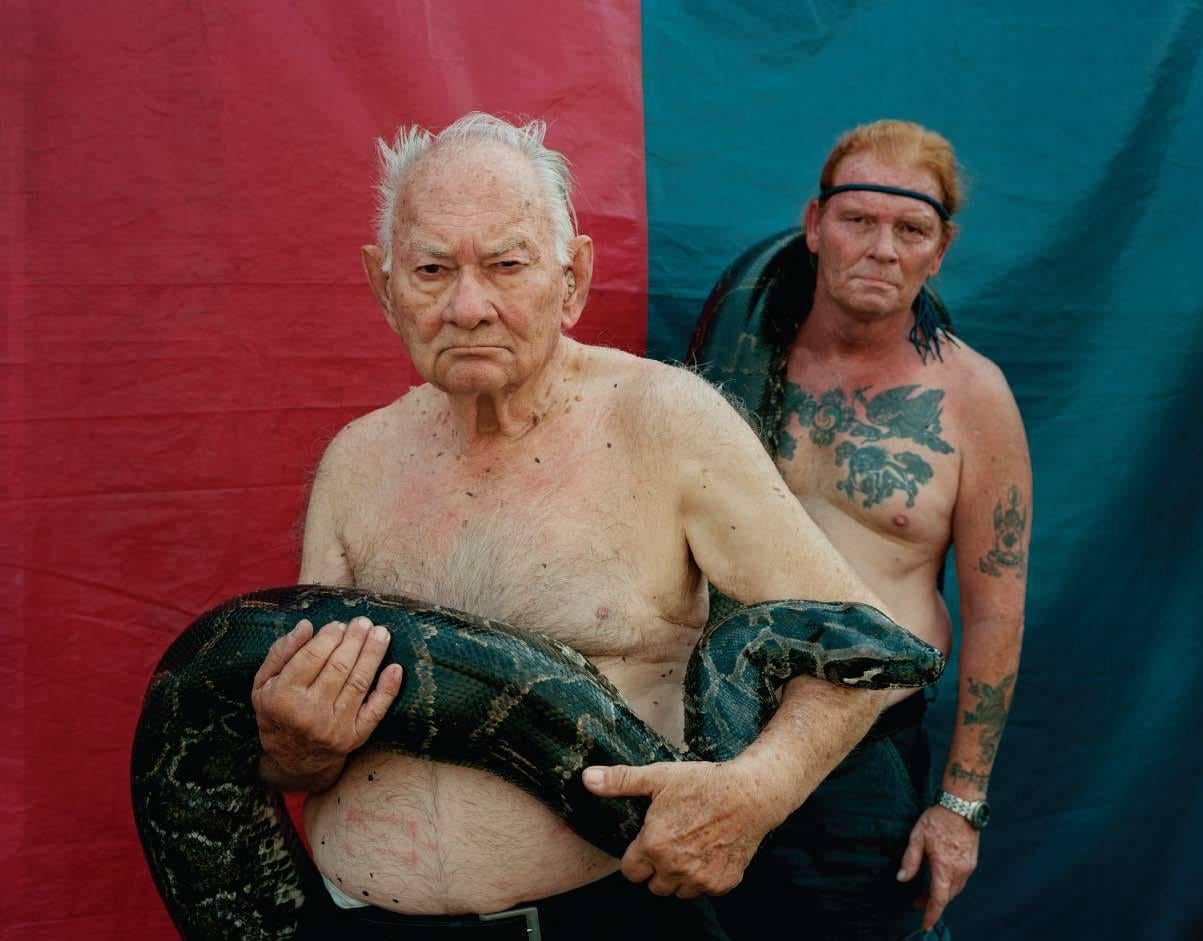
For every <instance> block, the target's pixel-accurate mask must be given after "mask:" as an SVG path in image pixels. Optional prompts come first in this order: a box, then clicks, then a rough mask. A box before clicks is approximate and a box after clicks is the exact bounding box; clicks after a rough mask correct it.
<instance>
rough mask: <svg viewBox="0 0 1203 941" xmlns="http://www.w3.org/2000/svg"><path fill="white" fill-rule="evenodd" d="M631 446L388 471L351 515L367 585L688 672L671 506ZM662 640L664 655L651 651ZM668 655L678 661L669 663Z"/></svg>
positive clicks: (417, 463)
mask: <svg viewBox="0 0 1203 941" xmlns="http://www.w3.org/2000/svg"><path fill="white" fill-rule="evenodd" d="M626 447H627V446H626V445H625V444H624V443H623V441H622V440H621V438H619V436H617V435H609V436H607V435H605V434H600V433H599V434H597V435H594V436H591V437H590V439H589V440H586V441H564V442H560V446H555V445H548V446H546V447H541V446H539V443H538V441H536V442H533V443H532V446H531V447H529V448H524V449H522V450H520V451H518V452H515V453H511V454H508V455H506V456H505V458H504V459H499V460H496V461H491V462H490V461H484V462H475V463H471V464H469V463H468V462H465V461H463V460H459V461H457V460H454V459H449V460H448V459H447V458H448V455H446V454H444V455H441V456H439V455H438V454H437V451H436V452H435V453H433V454H431V455H428V456H427V457H426V458H425V459H423V460H411V461H407V462H405V463H404V464H402V465H400V466H398V467H395V468H390V469H388V470H382V472H381V473H380V475H379V478H378V479H377V480H375V481H369V482H367V483H368V485H367V486H364V487H363V488H361V491H360V493H359V494H358V498H357V499H356V500H355V501H354V502H353V504H352V505H351V506H350V507H349V508H348V512H347V514H346V516H345V522H344V527H343V530H344V531H343V542H344V545H345V546H346V548H347V556H348V561H349V562H350V566H351V570H352V573H353V575H354V578H355V581H356V583H357V584H359V585H362V586H364V587H369V588H372V589H374V590H378V591H388V592H399V593H403V594H408V595H413V596H416V597H420V598H425V599H429V600H431V601H435V602H438V603H441V604H445V605H449V606H451V607H455V608H458V609H461V610H465V611H470V612H472V613H474V614H478V615H482V616H485V617H491V618H496V619H499V620H503V621H506V622H508V623H510V624H513V625H515V626H517V627H520V628H525V629H528V630H536V631H540V632H542V633H546V634H550V635H552V636H554V637H556V638H557V639H559V640H561V641H563V642H565V643H567V644H569V645H571V646H573V647H575V648H576V649H578V650H580V651H581V652H582V653H584V654H585V655H586V656H591V657H595V658H596V657H606V656H614V657H622V656H627V655H637V656H638V657H639V658H640V659H647V658H649V657H650V658H653V659H654V658H658V657H661V656H664V657H666V658H668V659H676V657H677V651H676V648H677V647H680V646H682V645H683V643H684V638H683V637H678V636H677V630H676V629H675V628H674V629H669V630H666V629H665V627H666V625H669V624H670V623H671V622H672V621H673V620H675V619H676V618H677V616H678V615H680V614H681V612H680V611H679V610H677V609H679V608H680V607H681V600H680V598H676V600H670V599H674V597H675V596H678V595H680V590H681V586H680V582H679V580H680V573H676V574H674V573H672V572H669V571H667V570H666V569H665V568H664V566H663V565H662V564H661V565H658V566H657V565H649V562H648V558H649V555H655V556H658V557H659V558H660V559H664V558H671V557H672V556H673V554H674V552H675V554H676V555H678V556H679V555H680V554H681V552H682V551H683V549H682V548H680V547H678V548H676V549H674V545H675V543H677V542H679V541H680V536H679V535H674V529H673V520H672V516H671V513H670V505H669V504H670V501H669V499H668V494H667V493H662V492H658V490H657V488H655V487H649V486H648V485H647V482H646V480H645V479H644V475H641V474H640V473H639V472H638V467H637V460H638V455H632V454H623V453H622V452H623V450H624V449H625V448H626ZM649 639H650V641H649ZM660 648H664V649H660Z"/></svg>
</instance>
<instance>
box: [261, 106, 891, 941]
mask: <svg viewBox="0 0 1203 941" xmlns="http://www.w3.org/2000/svg"><path fill="white" fill-rule="evenodd" d="M542 138H543V128H542V125H540V124H537V123H536V124H532V125H527V126H526V127H522V128H517V127H514V126H512V125H509V124H507V123H506V122H504V121H500V120H498V119H496V118H493V117H490V116H487V115H469V116H467V117H465V118H463V119H461V120H460V121H458V122H456V123H455V124H453V125H451V126H450V127H448V128H447V129H446V130H445V131H443V132H442V133H441V134H439V135H438V136H437V137H432V136H431V135H429V134H427V133H426V132H423V131H418V130H411V131H407V132H402V133H400V134H399V135H398V137H397V140H396V142H395V144H394V146H392V147H385V146H383V145H382V148H381V150H382V156H383V162H384V181H383V183H382V195H383V200H382V207H383V208H382V212H381V217H380V231H379V244H377V245H372V246H368V247H365V248H364V249H363V263H364V267H365V269H366V271H367V276H368V280H369V282H370V284H371V288H372V292H373V294H374V295H375V297H376V299H377V301H378V302H379V304H380V307H381V308H382V309H383V311H384V315H385V319H386V320H387V321H388V323H389V325H390V326H391V327H392V329H393V330H394V331H396V333H397V334H398V335H399V336H400V337H401V339H402V341H403V342H404V344H405V347H406V349H407V350H408V352H409V354H410V356H411V357H412V359H413V362H414V365H415V367H416V369H417V371H418V373H419V374H420V375H421V377H422V378H423V379H424V380H425V381H426V382H425V384H424V385H421V386H418V387H416V388H414V389H411V390H410V391H409V392H407V393H406V394H405V395H403V396H402V397H401V398H399V399H398V400H396V401H395V402H393V403H392V404H391V405H388V406H386V407H384V408H381V409H379V410H377V411H374V412H372V413H370V414H368V415H365V416H363V417H362V418H360V419H358V420H356V421H354V422H352V423H351V424H350V425H348V426H347V427H346V428H344V429H343V430H342V431H341V432H340V433H339V434H338V436H337V437H336V438H335V439H334V441H333V442H332V443H331V444H330V446H329V449H328V450H327V452H326V454H325V456H324V457H323V459H322V462H321V465H320V468H319V470H318V472H317V475H316V479H315V481H314V485H313V491H312V495H311V498H310V505H309V511H308V516H307V520H306V526H305V536H304V547H303V557H302V562H301V572H300V578H301V580H302V581H304V582H322V583H326V584H332V585H359V586H364V587H369V588H372V589H375V590H380V591H394V592H402V593H406V594H410V595H416V596H419V597H423V598H426V599H429V600H432V601H437V602H441V603H444V604H448V605H451V606H454V607H457V608H460V609H464V610H469V611H472V612H474V613H476V614H481V615H485V616H488V617H492V618H497V619H501V620H504V621H508V622H510V623H513V624H515V625H517V626H520V627H527V628H532V629H538V630H540V631H543V632H546V633H548V634H551V635H553V636H555V637H557V638H558V639H559V640H561V641H563V642H565V643H568V644H570V645H572V646H573V647H575V648H577V649H578V650H580V651H581V652H582V653H584V654H585V655H586V656H588V657H589V658H590V659H591V660H592V661H593V662H594V663H595V664H596V665H597V666H598V668H599V669H600V670H601V671H602V672H603V673H604V674H605V675H606V676H607V677H609V679H610V680H612V681H613V682H614V684H615V686H616V687H617V688H618V690H619V691H620V692H621V693H622V694H623V696H624V697H625V698H626V699H627V701H629V703H630V704H631V706H632V707H633V709H634V710H635V712H636V713H637V714H638V715H639V716H640V717H641V718H643V719H644V720H645V721H647V722H648V723H649V724H650V725H651V726H653V727H655V728H656V729H658V730H659V731H660V732H662V733H664V734H666V735H668V736H670V737H672V738H675V739H677V740H680V738H681V735H682V724H683V716H682V702H681V681H682V675H683V673H684V666H685V663H686V661H687V658H688V656H689V653H690V651H691V649H692V648H693V646H694V644H695V643H696V640H697V638H698V633H699V629H700V628H701V627H702V626H703V624H704V623H705V621H706V617H707V580H710V581H712V582H714V583H715V584H716V585H718V586H719V587H721V588H722V589H723V590H724V591H726V592H727V593H729V594H730V595H732V596H734V597H735V598H738V599H740V600H742V601H746V602H752V601H758V600H766V599H770V598H785V597H801V598H811V599H818V600H837V599H840V600H853V601H865V602H868V603H871V604H875V605H877V606H878V607H881V603H880V601H878V599H877V598H876V597H875V596H874V595H873V594H872V593H871V592H869V591H868V589H866V588H865V586H864V585H863V584H862V583H861V582H860V580H859V579H858V578H857V577H856V576H855V574H854V573H853V572H852V570H851V569H850V568H849V566H848V565H847V564H846V563H845V562H844V561H843V560H842V559H841V558H840V556H839V555H838V554H837V553H836V552H834V551H833V549H832V548H831V546H830V545H829V544H828V543H827V541H826V539H825V538H824V537H823V536H822V534H821V533H820V531H819V530H818V529H817V527H816V526H815V525H814V524H813V523H812V522H811V520H810V519H809V517H808V516H807V515H806V513H805V511H804V510H803V509H802V507H801V506H800V505H799V504H798V502H797V500H795V499H793V498H792V497H791V496H790V495H789V493H788V491H787V490H786V488H785V486H784V484H783V482H782V480H781V478H780V476H779V475H778V473H777V471H776V470H775V468H774V467H773V463H772V461H771V460H770V459H769V457H768V456H767V454H766V453H765V452H764V449H763V448H762V447H761V445H760V443H759V441H758V440H757V439H756V437H755V435H754V434H753V433H752V432H751V431H750V430H749V429H748V427H747V426H746V424H745V423H744V422H743V421H742V420H741V418H740V417H739V416H738V415H737V414H736V413H735V412H734V411H733V410H732V409H731V408H730V407H729V406H728V405H727V404H726V402H725V401H724V400H723V399H722V397H721V396H720V395H719V394H718V393H716V392H715V391H714V390H712V389H711V388H710V387H708V386H707V385H706V384H705V383H703V382H702V381H701V380H699V379H697V378H696V377H694V376H693V375H691V374H689V373H688V372H685V371H682V370H678V369H674V368H671V367H668V366H665V365H662V364H658V363H654V362H651V361H648V360H644V359H640V358H638V357H635V356H631V355H629V354H626V353H622V352H619V351H616V350H610V349H602V348H598V347H591V346H586V345H583V344H580V343H577V342H575V341H573V340H571V339H569V338H568V337H566V336H564V335H563V332H562V331H564V330H565V329H567V328H570V327H571V326H572V325H573V324H575V323H576V322H577V319H578V318H579V317H580V315H581V312H582V310H583V309H584V306H585V300H586V298H587V296H588V293H589V284H590V278H591V276H592V270H593V244H592V242H591V241H590V239H589V238H588V236H585V235H576V234H574V230H573V215H572V209H571V204H570V202H569V190H570V181H569V174H568V170H567V166H566V164H565V162H564V160H563V158H562V157H561V156H560V155H559V154H557V153H555V152H554V151H550V150H548V149H547V148H545V147H544V146H543V143H542ZM768 547H772V548H771V551H770V550H769V548H768ZM384 645H385V637H384V636H383V632H382V631H379V630H373V628H372V625H371V624H368V623H366V622H364V621H362V620H361V619H357V620H356V621H352V622H351V623H350V624H347V625H340V624H333V625H327V626H325V627H323V628H322V629H321V630H318V631H316V632H315V631H314V630H313V625H310V624H307V623H305V622H302V624H301V625H300V626H299V628H298V630H297V631H295V632H294V633H293V634H291V635H289V637H287V638H285V639H283V640H282V641H281V642H280V643H279V644H277V645H276V647H275V648H274V649H273V651H272V653H271V654H270V655H269V657H268V659H267V660H266V661H265V663H264V666H263V668H262V669H261V670H260V672H259V675H258V676H257V678H256V681H255V688H254V693H253V698H254V703H255V708H256V713H257V717H258V720H259V724H260V732H261V738H262V742H263V746H264V753H265V754H264V760H263V773H264V775H265V777H266V778H267V779H268V780H269V781H272V782H274V783H276V784H278V785H279V786H281V787H287V788H295V789H301V790H306V791H309V792H310V793H311V794H312V796H311V797H310V799H309V801H308V803H307V805H306V814H305V817H306V824H307V830H308V834H309V839H310V843H311V845H312V848H313V852H314V857H315V860H316V862H317V865H318V867H319V868H320V869H321V871H322V873H323V874H324V876H325V878H326V880H327V883H328V885H329V888H330V892H331V894H332V895H333V896H334V898H335V900H336V901H337V902H339V904H340V906H341V911H342V914H340V915H339V916H338V918H339V919H340V920H339V921H338V922H337V923H336V924H333V925H326V926H317V927H316V928H315V934H317V935H320V934H321V933H322V932H325V934H326V936H331V937H332V936H336V934H337V936H338V937H358V936H364V937H373V936H380V937H392V936H397V937H406V938H410V937H425V936H426V934H427V933H430V934H431V935H432V936H433V935H436V934H437V935H439V936H441V935H442V934H445V933H447V932H449V931H457V930H470V931H474V932H481V933H489V932H495V933H496V935H495V936H497V937H504V936H505V934H504V932H510V933H511V936H513V937H523V938H525V937H527V935H526V933H525V932H526V928H525V926H524V923H523V922H522V921H521V920H520V919H508V918H501V919H488V920H482V919H481V918H480V917H479V916H480V915H482V914H486V915H487V914H490V913H498V912H506V911H510V910H513V909H515V908H520V907H521V908H526V907H534V908H536V909H537V910H538V912H539V918H540V921H541V932H542V937H543V938H544V939H549V941H555V939H558V938H566V937H570V936H571V937H572V938H574V941H580V939H585V938H613V937H616V936H618V934H619V933H620V932H621V934H622V935H623V936H624V937H625V938H628V939H634V938H653V937H663V936H666V934H667V932H669V931H673V932H675V933H677V934H681V935H684V936H686V937H707V936H718V937H721V935H711V934H710V931H711V930H712V929H711V928H708V927H707V921H708V914H707V905H706V904H705V903H704V902H702V901H699V899H698V897H699V896H702V895H705V894H712V893H721V892H724V891H726V890H728V889H730V888H731V887H732V886H733V885H735V884H736V883H737V882H738V881H739V879H740V876H741V873H742V871H743V869H744V867H745V866H746V864H747V863H748V860H749V859H750V858H751V856H752V853H753V852H754V851H755V849H756V846H757V844H758V843H759V842H760V840H761V838H762V837H763V836H764V834H765V833H766V832H767V831H768V830H769V829H771V828H772V827H773V826H774V825H776V824H777V823H779V822H780V821H781V820H782V819H783V818H784V817H785V816H786V815H787V814H788V813H789V812H790V811H791V810H793V809H794V808H795V807H796V806H797V805H798V804H799V803H800V802H801V801H802V800H803V799H804V798H805V797H806V796H807V794H808V793H809V792H810V791H811V790H812V789H813V788H814V787H815V785H816V784H817V783H818V782H819V781H820V780H821V779H822V778H823V776H824V775H825V774H826V773H827V772H828V771H829V770H830V769H831V768H832V767H833V766H834V765H835V763H836V762H838V761H839V759H840V758H841V757H842V756H843V755H844V753H846V752H847V751H848V749H849V748H851V747H852V745H853V744H854V743H855V742H856V741H857V740H858V739H859V738H860V737H861V735H862V734H863V733H864V732H865V730H866V729H867V728H868V727H869V725H870V724H871V723H872V722H873V720H874V718H875V716H876V715H877V713H878V711H879V709H880V706H881V702H882V700H881V696H882V694H878V693H870V692H862V691H852V690H847V689H841V688H837V687H834V686H831V685H829V684H825V683H821V682H818V681H814V680H809V679H799V680H795V681H792V682H791V683H790V684H788V686H787V687H786V690H785V692H784V695H783V702H782V705H781V708H780V710H779V712H778V714H777V716H776V717H775V718H774V720H773V721H772V722H771V723H770V724H769V725H768V727H767V728H766V729H765V730H764V731H763V732H762V733H761V735H760V737H759V738H758V739H757V741H756V742H755V743H754V744H753V745H752V746H751V747H750V748H749V749H748V750H747V751H745V752H744V753H743V754H742V755H740V756H739V757H738V758H737V759H735V760H733V761H730V762H726V763H723V764H705V763H697V764H694V763H685V764H663V765H650V766H646V767H642V768H625V767H612V768H596V769H587V770H586V772H585V779H586V784H587V786H588V787H589V788H590V789H591V790H592V791H593V792H594V793H597V794H602V795H645V796H649V797H650V798H651V806H650V810H649V812H648V815H647V818H646V822H645V825H644V828H643V830H642V831H641V832H640V834H639V836H638V837H637V838H636V839H635V840H634V841H633V842H632V843H631V845H630V847H629V849H628V850H627V852H626V854H625V856H624V857H623V859H622V860H621V862H620V861H619V860H617V859H614V858H613V857H610V856H608V855H607V854H605V853H603V852H602V851H601V850H599V849H597V848H596V847H594V846H592V845H590V844H589V843H587V842H585V841H584V840H582V839H581V838H580V837H578V836H577V835H576V834H574V833H573V832H571V831H570V830H568V829H567V827H566V826H565V825H564V824H563V823H562V821H560V820H559V819H558V818H557V817H555V816H554V815H553V814H552V813H551V812H550V811H549V810H547V808H545V807H544V806H543V805H542V804H540V803H538V802H537V801H536V800H534V799H533V798H532V797H530V796H529V795H527V794H525V793H524V792H522V791H520V790H518V789H517V788H515V787H513V786H511V785H509V784H507V783H505V782H503V781H501V780H500V779H498V778H495V777H492V776H490V775H488V774H485V773H483V772H480V771H476V770H473V769H469V768H463V767H458V766H450V765H442V764H434V763H431V762H429V761H424V760H419V759H415V758H409V757H405V756H399V755H395V754H385V753H381V752H376V751H372V750H361V751H358V752H356V753H355V754H354V755H350V753H351V752H352V751H354V750H355V749H357V748H358V747H359V746H360V745H362V744H363V743H364V741H365V740H366V738H367V736H368V734H369V733H370V732H371V730H372V729H373V728H374V727H375V725H376V724H377V723H378V722H379V721H380V718H381V717H382V715H383V713H384V710H385V708H386V707H387V705H388V704H389V703H390V702H391V700H392V699H393V697H395V695H396V694H397V692H398V690H399V688H400V683H401V680H402V677H401V676H400V668H399V667H390V668H388V669H386V670H385V671H383V673H382V674H381V676H380V678H379V679H378V681H377V683H376V686H375V688H374V689H371V685H372V677H373V675H374V673H375V671H376V669H377V667H378V665H379V663H380V661H381V656H382V653H383V649H384ZM349 755H350V757H348V756H349ZM619 869H621V875H619V874H618V870H619ZM623 876H625V877H626V878H625V879H624V878H623ZM637 883H647V885H646V887H644V886H641V885H638V884H637ZM649 890H650V891H649ZM674 895H675V896H678V897H677V898H666V897H665V896H674ZM377 926H378V927H377ZM397 927H404V928H405V933H396V934H388V932H390V931H392V932H396V931H397ZM377 930H378V931H380V932H382V933H381V934H379V935H374V934H372V932H373V931H377ZM361 933H362V934H361Z"/></svg>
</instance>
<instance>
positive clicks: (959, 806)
mask: <svg viewBox="0 0 1203 941" xmlns="http://www.w3.org/2000/svg"><path fill="white" fill-rule="evenodd" d="M936 803H937V804H939V805H940V806H941V807H944V808H946V809H947V810H951V811H952V812H953V813H954V814H959V815H960V816H962V817H964V818H965V819H966V820H968V821H969V823H970V825H972V826H973V828H974V829H975V830H980V829H981V828H982V827H984V826H985V825H986V823H987V821H988V820H989V819H990V805H989V804H987V803H986V802H985V801H984V800H976V801H970V800H965V798H963V797H957V796H956V795H955V794H949V793H948V792H947V791H940V796H939V797H938V798H937V799H936Z"/></svg>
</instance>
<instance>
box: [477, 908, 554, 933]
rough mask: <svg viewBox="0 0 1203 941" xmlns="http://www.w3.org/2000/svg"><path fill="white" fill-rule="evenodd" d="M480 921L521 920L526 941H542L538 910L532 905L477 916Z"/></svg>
mask: <svg viewBox="0 0 1203 941" xmlns="http://www.w3.org/2000/svg"><path fill="white" fill-rule="evenodd" d="M476 917H477V918H479V919H480V920H481V921H504V920H505V919H507V918H523V919H525V920H526V941H543V936H542V935H541V934H540V933H539V910H538V909H537V908H535V907H534V906H533V905H528V906H527V907H526V908H511V909H510V910H509V911H508V912H494V913H493V914H492V915H477V916H476Z"/></svg>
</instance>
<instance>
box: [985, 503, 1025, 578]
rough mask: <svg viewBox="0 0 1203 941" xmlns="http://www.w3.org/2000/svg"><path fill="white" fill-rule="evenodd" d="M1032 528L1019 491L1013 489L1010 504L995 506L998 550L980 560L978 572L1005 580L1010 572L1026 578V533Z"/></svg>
mask: <svg viewBox="0 0 1203 941" xmlns="http://www.w3.org/2000/svg"><path fill="white" fill-rule="evenodd" d="M1027 528H1028V512H1027V509H1026V507H1024V505H1023V503H1022V501H1021V499H1020V493H1019V488H1018V487H1014V486H1013V487H1011V490H1010V492H1009V493H1008V494H1007V503H1006V505H1005V506H1004V505H1003V501H1002V500H999V501H998V503H997V504H995V506H994V548H992V549H991V550H990V551H989V552H987V553H986V554H985V555H984V556H982V557H981V558H980V559H978V562H977V567H978V571H980V572H984V573H985V574H986V575H993V576H995V577H996V578H1001V577H1002V576H1003V575H1004V574H1005V573H1006V572H1007V571H1012V572H1014V573H1015V577H1016V578H1023V574H1024V569H1025V563H1026V562H1027V553H1026V552H1024V550H1023V539H1024V533H1025V531H1026V530H1027Z"/></svg>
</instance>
